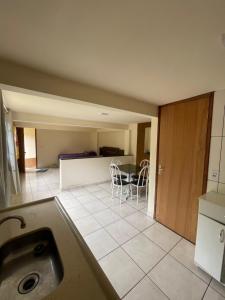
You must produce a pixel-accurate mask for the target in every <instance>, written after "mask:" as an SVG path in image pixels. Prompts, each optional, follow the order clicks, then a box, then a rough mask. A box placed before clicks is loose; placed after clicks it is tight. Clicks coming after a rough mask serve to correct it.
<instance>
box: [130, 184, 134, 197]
mask: <svg viewBox="0 0 225 300" xmlns="http://www.w3.org/2000/svg"><path fill="white" fill-rule="evenodd" d="M130 195H131V201H132V200H133V188H132V185H131V186H130Z"/></svg>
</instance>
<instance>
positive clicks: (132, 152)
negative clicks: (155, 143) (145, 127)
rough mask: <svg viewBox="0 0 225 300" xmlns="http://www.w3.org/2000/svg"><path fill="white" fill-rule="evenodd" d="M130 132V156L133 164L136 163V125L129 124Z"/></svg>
mask: <svg viewBox="0 0 225 300" xmlns="http://www.w3.org/2000/svg"><path fill="white" fill-rule="evenodd" d="M129 131H130V151H129V152H130V153H129V154H130V155H133V163H136V154H137V123H134V124H129Z"/></svg>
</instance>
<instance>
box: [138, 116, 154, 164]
mask: <svg viewBox="0 0 225 300" xmlns="http://www.w3.org/2000/svg"><path fill="white" fill-rule="evenodd" d="M147 127H149V128H150V127H151V122H147V123H139V124H138V128H137V155H136V164H137V165H139V164H140V162H141V161H142V160H143V159H148V160H149V159H150V154H149V153H145V151H144V148H145V128H147Z"/></svg>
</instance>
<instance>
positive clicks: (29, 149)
mask: <svg viewBox="0 0 225 300" xmlns="http://www.w3.org/2000/svg"><path fill="white" fill-rule="evenodd" d="M24 147H25V152H26V153H25V158H35V157H36V145H35V128H24Z"/></svg>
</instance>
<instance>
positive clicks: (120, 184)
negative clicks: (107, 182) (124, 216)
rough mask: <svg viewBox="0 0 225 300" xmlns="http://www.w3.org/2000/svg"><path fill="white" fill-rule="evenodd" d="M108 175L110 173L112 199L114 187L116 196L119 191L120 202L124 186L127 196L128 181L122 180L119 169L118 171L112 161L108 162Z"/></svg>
mask: <svg viewBox="0 0 225 300" xmlns="http://www.w3.org/2000/svg"><path fill="white" fill-rule="evenodd" d="M110 175H111V180H112V183H111V188H112V199H113V198H114V189H115V188H116V189H117V197H118V196H119V193H120V196H119V199H120V204H121V203H122V197H123V191H124V188H126V194H127V196H128V193H129V191H128V189H127V187H129V184H130V183H129V182H127V181H125V180H123V178H122V174H121V171H120V169H119V167H118V165H116V164H114V163H112V164H110Z"/></svg>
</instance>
